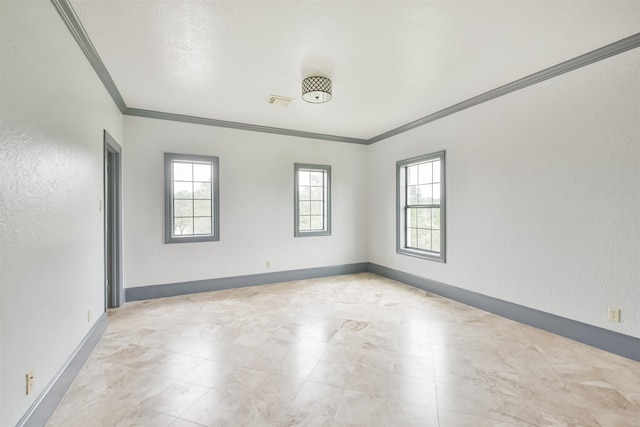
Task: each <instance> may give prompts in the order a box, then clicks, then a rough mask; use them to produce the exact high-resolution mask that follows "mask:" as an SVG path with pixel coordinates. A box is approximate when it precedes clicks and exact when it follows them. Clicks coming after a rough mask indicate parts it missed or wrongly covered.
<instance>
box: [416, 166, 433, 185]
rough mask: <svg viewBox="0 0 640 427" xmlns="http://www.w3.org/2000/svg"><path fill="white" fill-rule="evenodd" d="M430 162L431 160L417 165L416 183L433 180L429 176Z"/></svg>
mask: <svg viewBox="0 0 640 427" xmlns="http://www.w3.org/2000/svg"><path fill="white" fill-rule="evenodd" d="M432 164H433V163H432V162H428V163H421V164H419V165H418V184H431V183H432V182H433V179H432V178H431V173H432V172H431V170H432V167H431V165H432Z"/></svg>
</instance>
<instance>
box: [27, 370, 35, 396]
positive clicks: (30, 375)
mask: <svg viewBox="0 0 640 427" xmlns="http://www.w3.org/2000/svg"><path fill="white" fill-rule="evenodd" d="M34 378H35V377H34V375H33V371H30V372H28V373H27V394H30V393H31V392H32V391H33V382H34Z"/></svg>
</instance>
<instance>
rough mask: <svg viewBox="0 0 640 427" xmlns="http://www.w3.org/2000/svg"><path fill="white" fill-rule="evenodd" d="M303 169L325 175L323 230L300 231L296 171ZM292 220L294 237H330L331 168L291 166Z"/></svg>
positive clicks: (311, 165)
mask: <svg viewBox="0 0 640 427" xmlns="http://www.w3.org/2000/svg"><path fill="white" fill-rule="evenodd" d="M301 169H302V170H304V169H309V170H316V171H323V172H325V173H326V177H327V182H326V183H325V188H324V200H325V205H324V225H325V227H324V230H321V231H303V230H300V221H299V219H300V217H299V215H298V212H299V197H298V171H299V170H301ZM293 200H294V202H293V218H294V232H293V235H294V237H310V236H330V235H331V166H328V165H313V164H308V163H295V164H294V165H293Z"/></svg>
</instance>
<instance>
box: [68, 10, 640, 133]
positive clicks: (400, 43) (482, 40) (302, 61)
mask: <svg viewBox="0 0 640 427" xmlns="http://www.w3.org/2000/svg"><path fill="white" fill-rule="evenodd" d="M71 4H72V6H73V8H74V9H75V11H76V13H77V15H78V17H79V18H80V21H81V22H82V25H83V26H84V28H85V30H86V32H87V34H88V35H89V37H90V39H91V41H92V42H93V44H94V46H95V48H96V50H97V52H98V54H99V55H100V57H101V58H102V60H103V62H104V64H105V66H106V68H107V69H108V71H109V73H110V74H111V77H112V78H113V81H114V82H115V84H116V86H117V88H118V89H119V91H120V93H121V94H122V97H123V98H124V101H125V102H126V104H127V106H128V107H131V108H140V109H146V110H154V111H160V112H167V113H175V114H184V115H191V116H197V117H204V118H211V119H217V120H225V121H232V122H240V123H247V124H253V125H262V126H271V127H277V128H284V129H292V130H299V131H305V132H314V133H322V134H328V135H340V136H343V137H351V138H362V139H369V138H372V137H375V136H376V135H379V134H381V133H383V132H386V131H389V130H390V129H394V128H396V127H399V126H402V125H404V124H406V123H409V122H412V121H414V120H417V119H420V118H422V117H424V116H427V115H429V114H431V113H434V112H436V111H438V110H441V109H443V108H446V107H449V106H450V105H452V104H455V103H458V102H460V101H463V100H465V99H468V98H471V97H473V96H476V95H478V94H480V93H483V92H486V91H488V90H491V89H493V88H495V87H497V86H501V85H503V84H506V83H509V82H511V81H514V80H517V79H519V78H521V77H524V76H527V75H529V74H532V73H534V72H537V71H540V70H542V69H544V68H547V67H550V66H552V65H555V64H558V63H560V62H562V61H565V60H567V59H571V58H573V57H575V56H578V55H581V54H584V53H586V52H589V51H591V50H594V49H597V48H600V47H602V46H604V45H607V44H609V43H612V42H615V41H617V40H620V39H622V38H624V37H627V36H630V35H632V34H634V33H637V32H638V31H639V26H640V25H639V22H640V6H639V5H640V3H639V2H637V1H629V2H614V1H585V2H580V1H514V0H512V1H475V2H471V1H424V0H423V1H398V0H396V1H371V0H370V1H364V0H360V1H266V0H263V1H241V0H234V1H207V0H204V1H203V0H201V1H189V0H168V1H167V0H162V1H135V0H129V1H113V0H112V1H98V0H71ZM313 74H320V75H325V76H327V77H330V78H331V79H332V80H333V100H332V101H330V102H329V103H327V104H309V103H306V102H304V101H303V100H302V98H301V96H300V95H301V93H300V92H301V89H300V86H301V81H302V79H303V78H304V77H306V76H309V75H313ZM272 94H275V95H283V96H287V97H291V98H294V101H293V102H292V103H291V104H290V105H289V106H288V107H280V106H273V105H270V104H268V103H267V102H266V101H267V98H268V97H269V95H272Z"/></svg>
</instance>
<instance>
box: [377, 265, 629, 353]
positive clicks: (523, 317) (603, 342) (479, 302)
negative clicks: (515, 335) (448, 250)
mask: <svg viewBox="0 0 640 427" xmlns="http://www.w3.org/2000/svg"><path fill="white" fill-rule="evenodd" d="M369 271H370V272H372V273H374V274H378V275H380V276H384V277H387V278H389V279H392V280H396V281H398V282H401V283H405V284H407V285H410V286H413V287H416V288H419V289H422V290H425V291H427V292H431V293H434V294H436V295H440V296H443V297H445V298H449V299H451V300H454V301H458V302H461V303H463V304H467V305H470V306H472V307H476V308H479V309H481V310H484V311H487V312H489V313H493V314H497V315H498V316H502V317H506V318H507V319H511V320H515V321H516V322H520V323H524V324H525V325H529V326H533V327H535V328H538V329H543V330H545V331H549V332H552V333H554V334H556V335H560V336H563V337H566V338H569V339H572V340H574V341H578V342H581V343H584V344H587V345H590V346H592V347H597V348H600V349H602V350H605V351H608V352H610V353H614V354H617V355H620V356H623V357H627V358H629V359H631V360H636V361H638V362H640V339H638V338H635V337H632V336H630V335H624V334H621V333H618V332H615V331H610V330H608V329H603V328H600V327H597V326H593V325H589V324H586V323H582V322H577V321H575V320H571V319H567V318H566V317H560V316H556V315H555V314H550V313H546V312H544V311H540V310H535V309H533V308H529V307H525V306H523V305H519V304H514V303H511V302H508V301H504V300H500V299H497V298H493V297H490V296H487V295H483V294H479V293H476V292H472V291H468V290H465V289H461V288H457V287H455V286H451V285H447V284H444V283H440V282H436V281H434V280H429V279H425V278H424V277H420V276H416V275H413V274H409V273H405V272H403V271H399V270H394V269H392V268H389V267H384V266H381V265H378V264H374V263H369Z"/></svg>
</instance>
